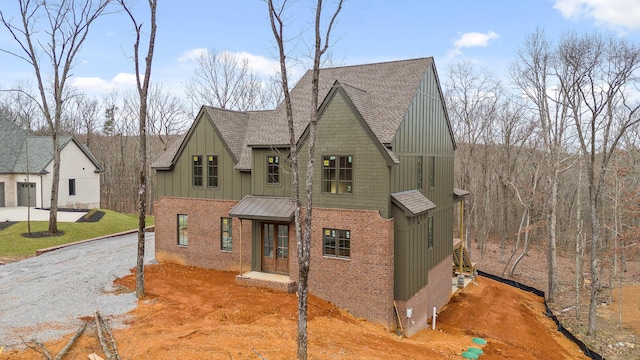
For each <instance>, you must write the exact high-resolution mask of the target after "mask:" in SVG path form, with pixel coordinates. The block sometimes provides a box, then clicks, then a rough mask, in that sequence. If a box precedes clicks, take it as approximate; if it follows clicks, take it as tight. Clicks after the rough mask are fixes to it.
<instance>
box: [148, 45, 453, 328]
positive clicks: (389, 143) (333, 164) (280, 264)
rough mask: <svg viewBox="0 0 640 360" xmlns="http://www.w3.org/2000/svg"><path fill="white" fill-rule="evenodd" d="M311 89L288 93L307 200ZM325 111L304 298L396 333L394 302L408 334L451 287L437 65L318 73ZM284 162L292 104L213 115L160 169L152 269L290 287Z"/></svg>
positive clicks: (449, 139) (208, 111)
mask: <svg viewBox="0 0 640 360" xmlns="http://www.w3.org/2000/svg"><path fill="white" fill-rule="evenodd" d="M310 89H311V73H310V72H307V74H305V75H304V76H303V78H302V79H301V80H300V81H299V82H298V84H297V85H296V86H295V87H294V88H293V89H292V90H291V96H292V102H293V112H294V114H293V115H294V120H295V121H294V122H295V124H294V130H295V139H296V141H297V144H298V146H299V148H300V149H301V150H300V152H299V165H300V171H299V173H300V176H301V179H302V181H301V183H302V184H301V194H304V193H305V189H304V178H305V174H306V166H307V159H308V141H307V140H308V123H309V118H310V114H311V113H310V112H311V111H316V109H310V108H309V104H310V103H311V102H310V95H311V92H310ZM320 100H321V105H320V107H319V108H318V109H317V111H318V115H319V121H318V126H317V135H316V149H315V154H316V161H315V167H316V168H315V169H314V179H313V204H314V205H313V226H312V234H311V239H312V244H311V269H310V274H309V291H310V293H312V294H314V295H316V296H318V297H320V298H323V299H325V300H328V301H330V302H332V303H334V304H336V305H337V306H340V307H342V308H344V309H347V310H348V311H350V312H351V313H353V314H354V315H355V316H358V317H362V318H365V319H368V320H370V321H374V322H378V323H381V324H384V325H386V326H388V327H391V328H392V327H395V326H397V324H396V313H395V312H394V301H395V302H396V303H397V305H398V306H397V307H398V309H399V311H398V314H399V315H400V317H401V321H402V322H403V326H404V327H405V332H406V334H407V335H412V334H414V333H415V332H417V331H418V330H420V329H422V328H424V327H425V326H426V325H427V319H428V318H429V317H430V316H431V311H432V310H431V309H432V308H433V307H436V308H437V309H440V308H441V307H442V306H443V305H445V304H446V303H447V301H448V300H449V298H450V295H451V290H452V289H451V275H452V265H451V264H452V246H453V245H452V243H453V241H452V240H453V228H454V219H453V216H454V215H453V205H454V202H456V201H457V200H458V197H459V196H456V194H454V186H453V169H454V168H453V164H454V155H453V152H454V149H455V142H454V139H453V135H452V130H451V125H450V123H449V119H448V117H447V112H446V107H445V104H444V99H443V96H442V91H441V88H440V84H439V80H438V76H437V72H436V67H435V64H434V61H433V58H420V59H413V60H404V61H393V62H385V63H376V64H367V65H359V66H345V67H336V68H328V69H322V70H321V72H320ZM288 151H289V132H288V126H287V120H286V115H285V109H284V105H283V104H280V105H279V106H278V107H277V108H276V109H275V110H270V111H252V112H241V111H229V110H224V109H217V108H212V107H207V106H204V107H203V108H202V109H201V110H200V112H199V114H198V115H197V117H196V119H195V121H194V123H193V125H192V126H191V128H190V129H189V131H188V132H187V133H186V135H185V136H184V138H183V139H182V140H181V141H178V142H176V145H175V146H174V147H172V148H170V149H168V150H167V151H166V152H165V153H164V154H163V156H162V157H161V158H160V159H159V160H158V161H157V162H156V163H155V164H154V167H155V169H156V171H157V179H158V183H157V192H158V199H157V201H156V203H155V225H156V245H155V246H156V258H157V259H158V260H159V261H161V262H173V263H178V264H185V265H194V266H201V267H206V268H214V269H220V270H229V271H237V272H239V273H240V275H239V276H238V277H237V282H238V283H241V284H247V285H259V286H268V287H272V288H279V289H283V290H287V291H293V290H295V286H296V280H297V277H298V264H297V259H296V239H295V229H294V224H293V223H292V221H293V214H294V205H293V201H292V200H291V194H292V191H291V186H292V185H291V184H292V177H291V171H290V167H289V164H288V154H289V153H288ZM458 195H459V193H458ZM302 200H303V201H305V200H304V196H303V199H302Z"/></svg>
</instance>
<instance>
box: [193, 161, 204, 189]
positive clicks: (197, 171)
mask: <svg viewBox="0 0 640 360" xmlns="http://www.w3.org/2000/svg"><path fill="white" fill-rule="evenodd" d="M192 171H193V186H202V155H194V156H193V170H192Z"/></svg>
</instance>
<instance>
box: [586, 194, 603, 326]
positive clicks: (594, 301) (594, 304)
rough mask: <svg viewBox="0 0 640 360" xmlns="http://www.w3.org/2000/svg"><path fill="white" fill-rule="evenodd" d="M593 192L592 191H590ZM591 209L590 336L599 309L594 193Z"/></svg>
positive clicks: (596, 222) (596, 225)
mask: <svg viewBox="0 0 640 360" xmlns="http://www.w3.org/2000/svg"><path fill="white" fill-rule="evenodd" d="M590 193H591V191H590ZM589 197H590V204H589V205H590V209H591V266H590V268H591V297H590V302H589V325H588V330H587V335H588V336H593V337H595V336H596V331H597V325H596V322H597V309H598V286H599V282H598V257H599V256H598V255H599V246H598V245H599V241H600V240H599V236H598V214H597V208H596V200H595V199H594V195H593V194H590V196H589Z"/></svg>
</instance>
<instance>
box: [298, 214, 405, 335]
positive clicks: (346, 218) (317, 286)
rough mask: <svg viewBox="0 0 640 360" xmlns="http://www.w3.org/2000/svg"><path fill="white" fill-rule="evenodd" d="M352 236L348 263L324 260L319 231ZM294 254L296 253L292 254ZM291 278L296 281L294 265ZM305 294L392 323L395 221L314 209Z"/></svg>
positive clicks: (345, 261)
mask: <svg viewBox="0 0 640 360" xmlns="http://www.w3.org/2000/svg"><path fill="white" fill-rule="evenodd" d="M324 228H329V229H341V230H350V232H351V234H350V235H351V244H350V245H351V257H350V258H349V259H342V258H335V257H330V256H323V255H322V252H323V229H324ZM293 254H295V253H293ZM292 265H293V266H292V267H291V270H292V271H291V272H290V274H291V278H292V279H293V278H295V279H296V280H297V278H298V266H297V262H296V261H294V262H293V264H292ZM309 292H310V293H311V294H313V295H315V296H318V297H320V298H322V299H325V300H327V301H330V302H331V303H333V304H335V305H337V306H339V307H341V308H344V309H346V310H348V311H349V312H351V313H352V314H354V315H355V316H358V317H361V318H365V319H367V320H369V321H373V322H377V323H380V324H382V325H385V326H390V325H391V324H392V323H393V219H383V218H382V217H380V215H379V213H378V212H377V211H372V210H347V209H327V208H314V209H313V228H312V236H311V270H310V272H309Z"/></svg>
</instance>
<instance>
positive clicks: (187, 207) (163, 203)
mask: <svg viewBox="0 0 640 360" xmlns="http://www.w3.org/2000/svg"><path fill="white" fill-rule="evenodd" d="M237 203H238V201H235V200H214V199H194V198H183V197H165V196H163V197H160V199H159V200H158V201H156V202H155V204H154V213H155V232H156V236H155V239H156V240H155V243H156V259H157V260H158V261H160V262H170V263H176V264H181V265H189V266H200V267H204V268H210V269H218V270H225V271H237V272H240V270H241V269H240V256H241V254H242V271H249V270H250V269H251V221H248V220H243V221H242V241H241V237H240V234H241V233H240V220H239V219H237V218H234V219H233V226H232V230H231V231H232V237H233V244H232V249H233V251H231V252H229V251H222V250H220V218H221V217H229V210H231V208H233V207H234V206H235V205H236V204H237ZM178 214H186V215H187V216H188V221H189V244H188V245H187V246H180V245H178V240H177V239H178V238H177V236H178V235H177V217H178ZM241 243H242V251H240V244H241Z"/></svg>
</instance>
